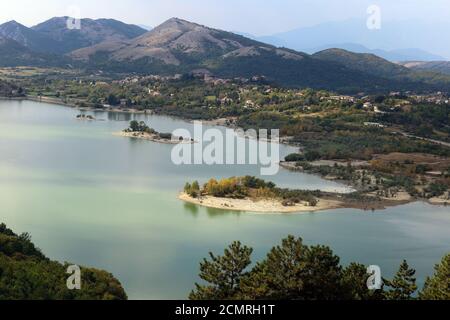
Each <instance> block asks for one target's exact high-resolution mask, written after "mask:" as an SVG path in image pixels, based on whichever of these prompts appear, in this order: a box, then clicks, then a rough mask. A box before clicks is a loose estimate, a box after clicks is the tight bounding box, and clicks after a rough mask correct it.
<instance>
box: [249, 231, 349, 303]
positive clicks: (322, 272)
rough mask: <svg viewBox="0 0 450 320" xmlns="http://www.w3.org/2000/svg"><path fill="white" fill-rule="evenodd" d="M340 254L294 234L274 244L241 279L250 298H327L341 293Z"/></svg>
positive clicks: (338, 295)
mask: <svg viewBox="0 0 450 320" xmlns="http://www.w3.org/2000/svg"><path fill="white" fill-rule="evenodd" d="M341 271H342V270H341V267H340V265H339V257H337V256H335V255H334V254H333V252H332V251H331V249H330V248H328V247H323V246H315V247H308V246H305V245H304V244H303V240H302V239H301V238H298V239H296V238H295V237H293V236H289V237H288V238H286V239H284V240H283V241H282V244H281V246H277V247H275V248H273V249H272V250H271V251H270V253H269V254H268V255H267V257H266V259H265V260H264V261H262V262H261V263H258V264H257V265H256V267H255V268H254V269H253V270H252V272H251V274H249V275H248V276H247V277H246V278H245V279H243V281H242V282H243V283H242V292H243V295H244V297H245V298H247V299H275V300H326V299H339V298H340V297H341V296H342V285H341Z"/></svg>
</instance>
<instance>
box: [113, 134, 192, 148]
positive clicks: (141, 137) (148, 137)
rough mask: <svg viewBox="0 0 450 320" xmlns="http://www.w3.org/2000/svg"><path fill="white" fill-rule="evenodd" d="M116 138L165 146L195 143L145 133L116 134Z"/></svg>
mask: <svg viewBox="0 0 450 320" xmlns="http://www.w3.org/2000/svg"><path fill="white" fill-rule="evenodd" d="M113 135H114V136H116V137H125V138H131V139H139V140H146V141H152V142H157V143H163V144H173V145H176V144H193V143H194V142H193V141H186V140H182V141H181V140H177V139H176V140H169V139H163V138H161V137H160V136H159V135H158V134H149V133H144V132H123V131H122V132H114V133H113Z"/></svg>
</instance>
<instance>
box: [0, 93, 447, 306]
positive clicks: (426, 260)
mask: <svg viewBox="0 0 450 320" xmlns="http://www.w3.org/2000/svg"><path fill="white" fill-rule="evenodd" d="M78 113H79V111H78V110H75V109H72V108H68V107H63V106H56V105H50V104H45V103H37V102H31V101H8V100H0V222H5V223H6V224H7V225H8V226H9V227H10V228H12V229H13V230H14V231H15V232H17V233H21V232H29V233H30V234H31V235H32V237H33V242H34V243H35V244H36V245H37V246H38V247H40V248H41V249H42V250H43V252H44V253H45V254H46V255H47V256H48V257H50V258H51V259H54V260H59V261H62V262H63V261H70V262H75V263H77V264H80V265H87V266H92V267H96V268H102V269H106V270H108V271H110V272H111V273H113V274H114V275H115V276H116V277H117V278H118V279H119V280H120V281H121V282H122V284H123V285H124V288H125V290H126V292H127V294H128V295H129V297H130V298H131V299H183V298H186V297H187V296H188V294H189V292H190V290H191V289H192V288H194V283H195V282H196V281H199V279H198V276H197V275H198V269H199V268H198V267H199V262H200V261H201V260H202V259H203V258H204V257H206V256H207V255H208V252H209V251H213V252H215V253H221V252H223V249H224V248H225V247H226V246H227V245H228V244H230V243H231V242H232V241H234V240H240V241H242V242H243V243H245V244H246V245H249V246H252V247H254V249H255V254H254V260H256V259H260V258H262V257H263V256H264V255H265V254H266V253H267V251H268V250H269V249H270V248H271V247H272V246H274V245H276V244H278V243H279V242H280V241H281V239H282V238H283V237H286V236H287V235H289V234H292V235H295V236H301V237H302V238H303V239H304V240H305V242H306V243H307V244H324V245H329V246H330V247H332V249H333V250H334V251H335V253H336V254H338V255H339V256H340V257H341V258H342V263H343V264H348V263H349V262H352V261H356V262H360V263H364V264H367V265H369V264H372V265H379V266H380V267H381V268H382V271H383V276H385V277H390V276H391V275H392V274H393V273H394V272H395V271H396V270H397V268H398V266H399V264H400V263H401V261H402V260H403V259H407V260H408V262H409V263H410V265H411V266H413V267H414V268H416V269H417V277H418V280H419V283H420V284H422V283H423V281H424V279H425V278H426V276H428V275H430V274H431V273H432V272H433V267H434V265H435V264H436V263H438V262H439V261H440V259H441V258H442V257H443V256H444V255H445V254H446V253H448V252H450V208H448V207H438V206H431V205H428V204H425V203H422V202H417V203H413V204H409V205H405V206H400V207H396V208H390V209H388V210H384V211H376V212H364V211H359V210H350V209H340V210H330V211H326V212H321V213H310V214H286V215H279V214H270V215H269V214H266V215H261V214H252V213H245V212H242V213H236V212H226V211H221V210H215V209H207V208H201V207H197V206H194V205H189V204H185V203H183V202H181V201H179V200H178V199H177V195H178V193H179V192H180V191H181V190H182V189H183V186H184V184H185V183H186V182H188V181H190V182H192V181H193V180H199V181H200V182H202V183H203V182H205V181H206V180H208V179H209V178H211V177H215V178H221V177H230V176H240V175H247V174H248V175H259V167H258V166H251V165H244V166H207V165H197V166H176V165H174V164H172V162H171V158H170V155H171V150H172V148H173V146H171V145H164V144H158V143H153V142H150V141H142V140H133V139H128V138H123V137H117V136H113V133H114V132H118V131H120V130H122V129H124V128H126V127H127V126H128V122H129V121H130V120H132V119H136V120H144V121H146V122H147V124H148V125H149V126H151V127H153V128H155V129H156V130H158V131H161V132H171V131H172V130H174V129H177V128H186V129H189V130H192V124H191V123H188V122H184V121H181V120H178V119H173V118H168V117H163V116H150V115H142V114H141V115H131V114H123V113H106V112H96V113H91V114H94V115H95V117H96V118H97V120H102V121H92V122H84V121H79V120H76V119H75V116H76V115H77V114H78ZM222 130H223V129H222ZM294 151H295V149H293V148H291V147H287V146H282V147H281V154H282V155H286V154H289V153H291V152H294ZM266 179H270V180H272V181H274V182H275V183H277V184H278V185H280V186H283V187H291V188H299V189H302V188H303V189H312V190H315V189H323V190H330V191H333V190H335V191H342V192H346V191H348V187H346V186H343V185H340V184H338V183H335V182H330V181H325V180H322V179H320V178H319V177H316V176H312V175H306V174H301V173H292V172H288V171H286V170H280V172H279V173H278V174H277V175H276V176H274V177H269V178H267V177H266Z"/></svg>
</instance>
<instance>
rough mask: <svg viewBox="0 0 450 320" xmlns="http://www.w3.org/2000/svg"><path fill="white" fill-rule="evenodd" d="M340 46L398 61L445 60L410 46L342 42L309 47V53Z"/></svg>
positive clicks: (340, 47) (352, 50)
mask: <svg viewBox="0 0 450 320" xmlns="http://www.w3.org/2000/svg"><path fill="white" fill-rule="evenodd" d="M332 48H339V49H344V50H347V51H351V52H355V53H370V54H374V55H376V56H379V57H381V58H383V59H386V60H389V61H391V62H398V61H439V60H445V59H444V58H443V57H441V56H438V55H435V54H432V53H429V52H427V51H425V50H421V49H416V48H410V49H397V50H381V49H369V48H367V47H365V46H362V45H360V44H356V43H341V44H330V45H324V46H321V47H318V48H312V49H307V50H305V52H307V53H311V54H313V53H316V52H319V51H323V50H327V49H332Z"/></svg>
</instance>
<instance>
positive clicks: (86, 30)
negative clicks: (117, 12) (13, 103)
mask: <svg viewBox="0 0 450 320" xmlns="http://www.w3.org/2000/svg"><path fill="white" fill-rule="evenodd" d="M68 19H69V17H55V18H52V19H50V20H47V21H45V22H43V23H40V24H38V25H36V26H34V27H32V30H33V31H35V32H37V33H39V34H41V35H43V36H45V37H47V38H49V39H52V40H53V41H55V42H57V43H58V44H59V50H60V52H63V53H68V52H71V51H73V50H76V49H79V48H84V47H89V46H92V45H95V44H97V43H100V42H103V41H120V40H126V39H132V38H136V37H138V36H140V35H142V34H144V33H145V32H147V30H145V29H143V28H141V27H138V26H136V25H131V24H125V23H123V22H120V21H117V20H114V19H97V20H92V19H81V28H80V29H69V28H67V20H68Z"/></svg>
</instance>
